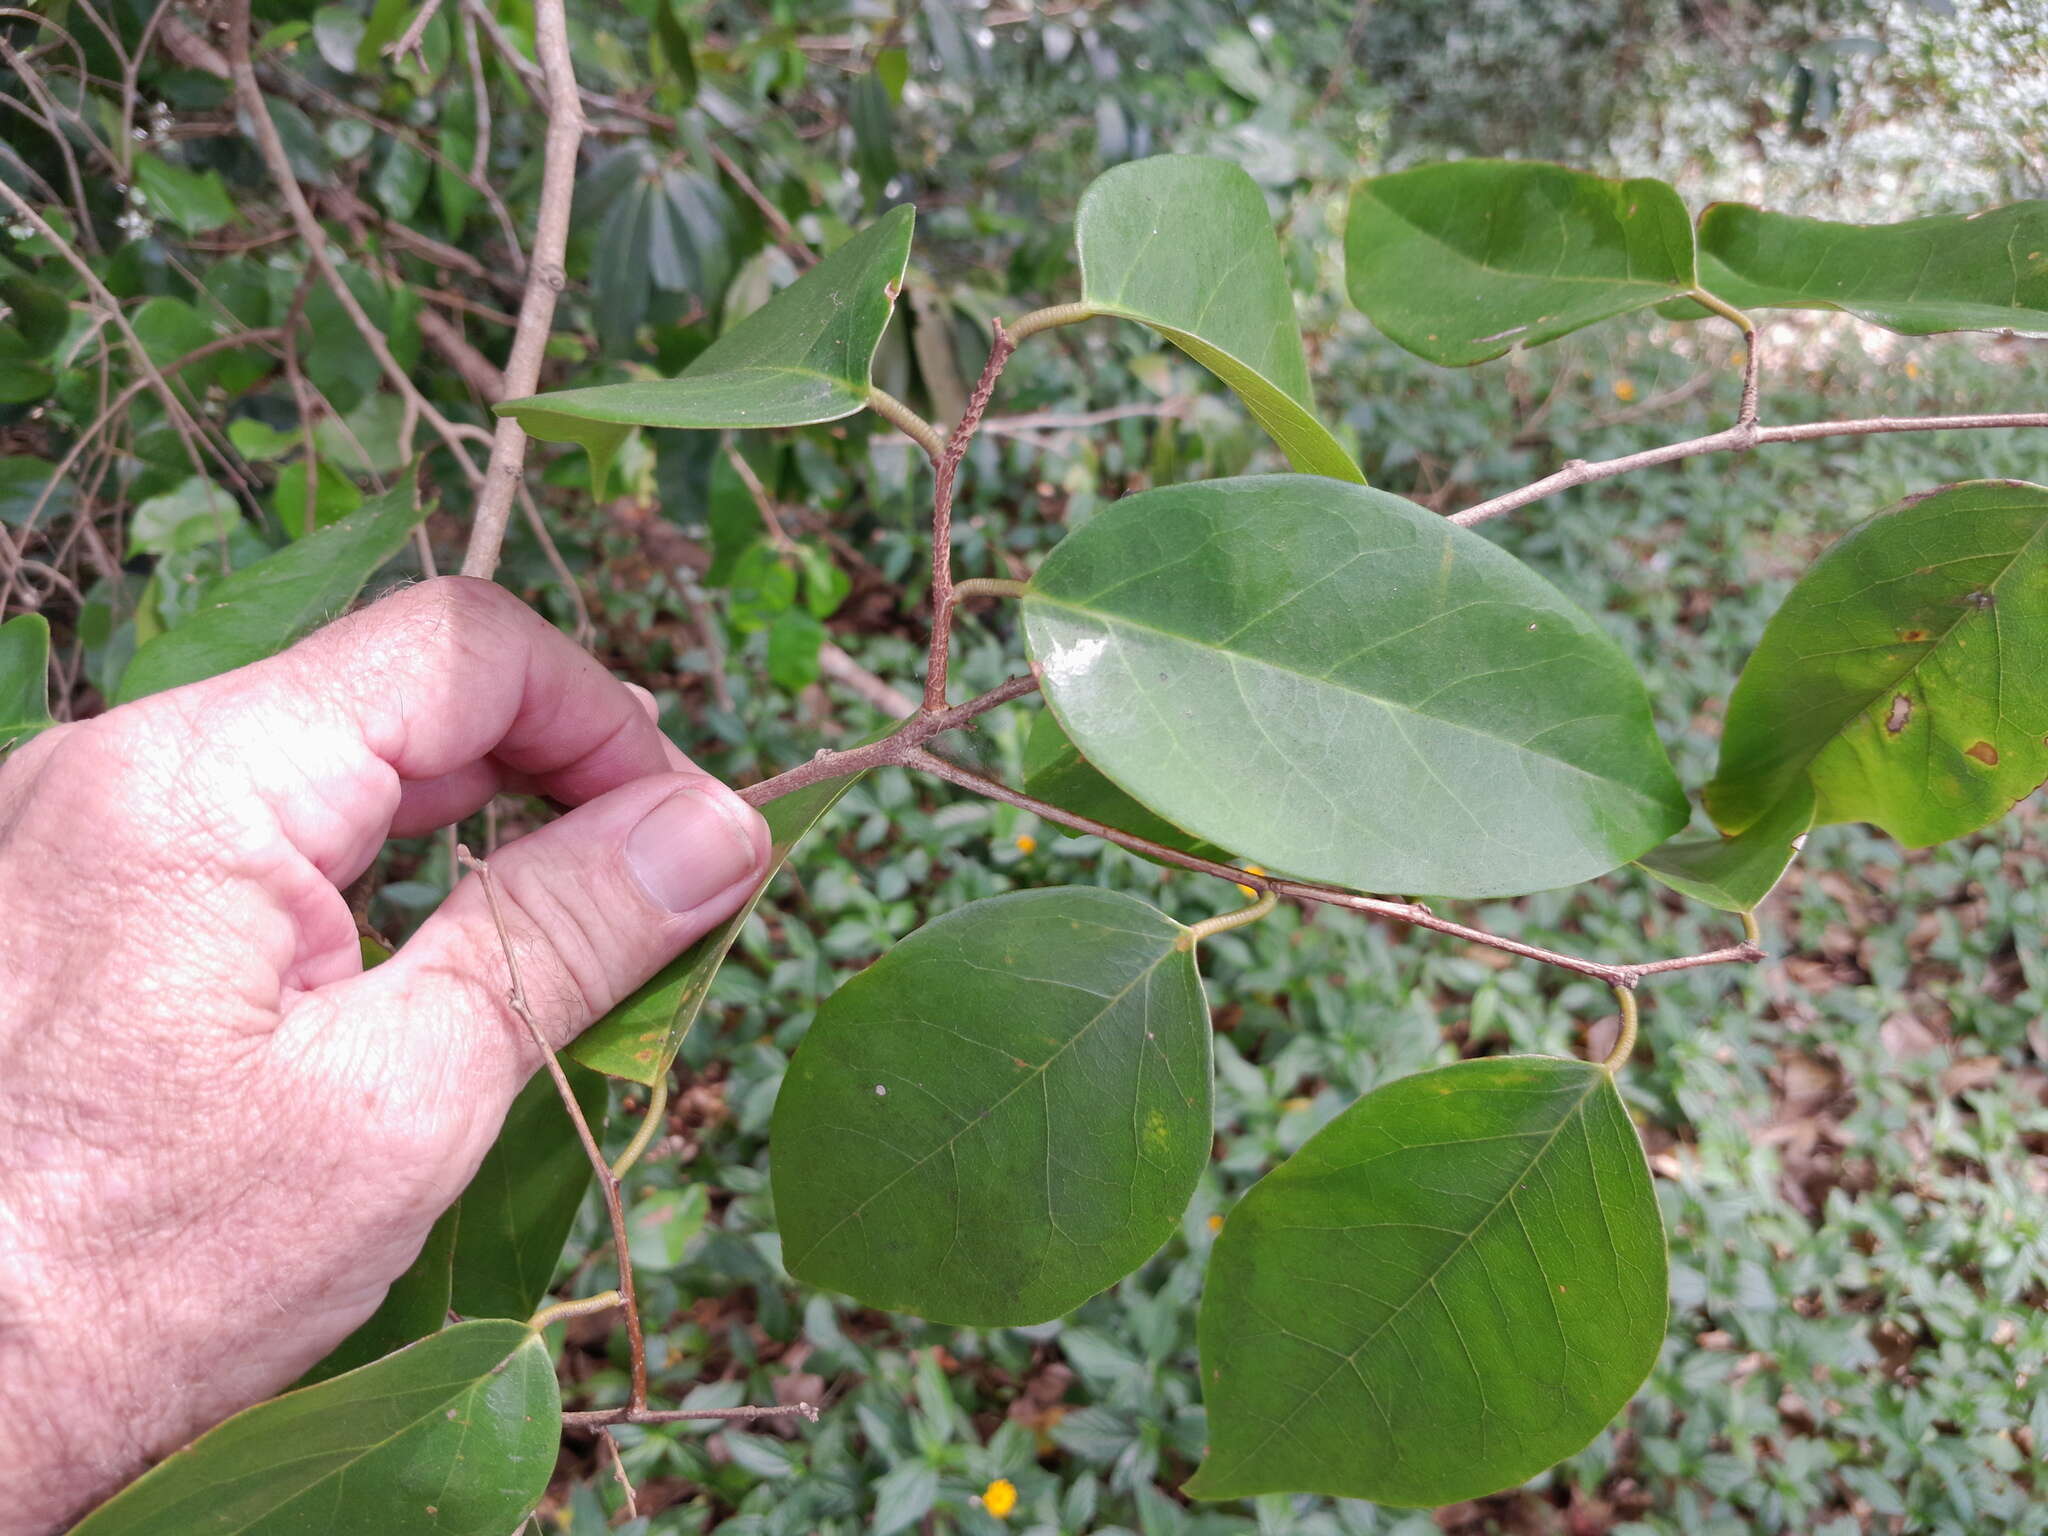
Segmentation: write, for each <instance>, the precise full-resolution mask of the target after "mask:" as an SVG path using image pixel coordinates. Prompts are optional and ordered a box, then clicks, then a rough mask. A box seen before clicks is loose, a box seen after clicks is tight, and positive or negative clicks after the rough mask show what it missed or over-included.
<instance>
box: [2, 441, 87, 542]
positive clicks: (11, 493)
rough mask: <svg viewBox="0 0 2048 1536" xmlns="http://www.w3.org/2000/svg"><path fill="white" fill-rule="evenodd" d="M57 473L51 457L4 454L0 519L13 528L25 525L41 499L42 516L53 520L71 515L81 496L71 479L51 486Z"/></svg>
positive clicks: (56, 520)
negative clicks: (74, 488) (74, 489)
mask: <svg viewBox="0 0 2048 1536" xmlns="http://www.w3.org/2000/svg"><path fill="white" fill-rule="evenodd" d="M56 473H57V466H56V465H54V464H52V463H51V462H50V461H49V460H48V459H38V458H35V457H33V456H31V455H29V454H13V455H9V456H7V457H5V458H0V523H5V524H7V525H8V526H9V527H12V528H19V527H21V526H23V525H24V524H26V523H27V522H28V519H29V514H30V513H32V512H34V511H35V510H36V505H37V503H38V502H41V503H42V513H41V516H42V517H43V518H45V519H48V520H49V521H51V522H59V521H61V520H62V519H63V518H65V517H66V516H67V515H69V513H70V511H71V509H72V507H73V506H74V505H75V504H76V502H77V496H76V494H75V493H74V492H73V490H72V488H71V485H70V482H68V481H64V482H60V483H59V484H57V485H56V486H54V487H53V486H51V484H50V479H51V477H52V476H53V475H55V474H56ZM46 494H47V496H48V500H47V501H45V500H44V497H45V495H46Z"/></svg>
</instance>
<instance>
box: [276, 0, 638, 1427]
mask: <svg viewBox="0 0 2048 1536" xmlns="http://www.w3.org/2000/svg"><path fill="white" fill-rule="evenodd" d="M243 3H244V5H245V6H246V3H247V0H243ZM246 14H247V12H246V9H245V11H244V15H245V16H246ZM450 830H451V831H452V830H453V829H452V828H451V829H450ZM455 857H456V861H457V862H458V863H460V864H461V865H462V866H463V867H464V868H465V869H469V870H472V871H474V872H475V874H476V877H477V879H478V880H479V881H480V882H481V883H482V885H483V888H484V901H485V903H486V904H487V905H488V906H489V907H490V909H491V923H492V925H493V926H495V927H496V928H497V930H498V944H499V946H500V947H501V948H502V949H503V950H504V951H505V973H506V976H507V978H508V979H509V982H510V992H509V994H508V996H507V998H506V1001H507V1003H508V1004H509V1005H510V1007H511V1009H512V1013H513V1016H514V1017H515V1018H517V1019H518V1020H519V1022H520V1023H521V1024H523V1025H525V1026H526V1033H527V1034H528V1035H529V1036H530V1037H531V1038H532V1040H533V1046H534V1049H535V1050H537V1051H539V1052H540V1059H541V1061H542V1063H543V1064H544V1065H545V1066H546V1067H547V1069H548V1076H550V1077H552V1078H553V1079H554V1080H555V1092H556V1093H557V1094H559V1095H560V1096H561V1100H562V1107H563V1108H564V1109H566V1110H567V1111H568V1112H569V1118H570V1119H571V1120H573V1121H574V1122H575V1123H576V1136H577V1139H578V1140H580V1141H581V1142H582V1143H583V1155H584V1156H585V1157H587V1158H588V1159H590V1167H591V1171H592V1172H593V1173H595V1174H596V1175H597V1183H598V1187H599V1188H600V1189H602V1190H603V1191H604V1208H605V1214H606V1215H607V1216H609V1217H610V1218H611V1227H612V1251H613V1252H614V1253H616V1254H617V1255H618V1259H619V1290H618V1297H617V1300H618V1302H619V1305H620V1306H621V1308H622V1309H623V1310H624V1311H625V1314H626V1340H627V1342H628V1344H629V1345H630V1346H631V1347H632V1352H633V1394H632V1402H631V1406H632V1408H634V1409H636V1410H638V1409H644V1408H646V1406H647V1341H646V1339H645V1338H644V1337H642V1335H641V1331H640V1302H639V1299H638V1298H637V1297H636V1296H635V1295H634V1293H633V1255H632V1251H631V1250H630V1249H629V1248H628V1247H627V1243H626V1208H625V1204H624V1202H623V1201H621V1200H620V1198H619V1181H618V1180H617V1179H616V1178H615V1177H613V1175H612V1170H611V1165H610V1164H609V1163H607V1162H606V1161H605V1159H604V1151H603V1149H602V1148H600V1147H599V1146H598V1144H597V1138H596V1137H595V1136H593V1135H592V1134H591V1132H590V1122H589V1121H588V1120H586V1119H584V1118H583V1106H582V1105H581V1104H578V1103H577V1102H576V1090H575V1089H574V1088H572V1087H571V1086H570V1085H569V1074H568V1073H566V1072H564V1071H563V1070H562V1063H561V1062H560V1061H558V1060H557V1059H556V1058H555V1053H554V1049H553V1048H552V1047H551V1046H550V1045H549V1044H548V1038H547V1036H546V1035H544V1034H542V1033H541V1027H540V1024H539V1021H537V1020H536V1019H535V1018H534V1016H533V1009H532V1008H531V1007H530V1006H529V1005H528V1003H527V1001H526V987H525V986H524V984H523V983H522V982H521V981H520V979H519V957H518V955H517V954H516V953H515V952H514V950H513V948H512V935H511V934H510V933H509V932H508V931H507V930H506V927H505V913H504V908H503V906H502V904H501V903H500V901H499V898H498V877H497V875H496V874H495V873H494V872H493V871H492V869H491V867H490V865H488V864H486V863H485V862H484V861H483V860H482V859H479V858H477V857H476V856H475V855H474V854H472V853H471V852H470V851H469V850H468V849H467V848H464V847H462V846H461V845H460V844H458V845H457V846H456V849H455ZM592 1299H593V1300H595V1299H596V1298H592ZM607 1304H609V1303H608V1302H607ZM577 1305H579V1304H578V1303H570V1304H569V1306H570V1308H571V1309H573V1308H574V1307H575V1306H577ZM556 1310H557V1309H554V1308H550V1309H548V1312H554V1311H556ZM548 1312H543V1313H542V1314H540V1315H541V1316H543V1317H545V1316H547V1315H548ZM562 1315H567V1314H566V1313H563V1314H562Z"/></svg>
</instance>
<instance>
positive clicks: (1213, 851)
mask: <svg viewBox="0 0 2048 1536" xmlns="http://www.w3.org/2000/svg"><path fill="white" fill-rule="evenodd" d="M1024 791H1025V793H1026V794H1028V795H1030V796H1032V798H1034V799H1037V800H1043V801H1045V802H1046V803H1047V804H1048V805H1056V806H1058V807H1059V808H1060V809H1061V810H1064V811H1072V812H1073V813H1074V814H1075V815H1077V816H1086V817H1087V818H1088V819H1089V820H1090V821H1099V822H1101V823H1102V824H1103V825H1104V826H1110V827H1115V828H1116V829H1117V830H1118V831H1119V832H1128V833H1130V834H1131V835H1132V836H1133V837H1142V838H1144V839H1145V840H1146V841H1147V842H1153V843H1158V844H1160V845H1161V846H1162V847H1166V848H1178V849H1179V850H1180V851H1181V852H1183V853H1193V854H1199V855H1200V856H1201V857H1203V858H1206V859H1219V860H1220V859H1228V858H1229V857H1230V855H1229V853H1228V852H1227V851H1226V850H1224V849H1221V848H1218V847H1217V846H1216V845H1215V844H1213V843H1205V842H1203V841H1202V840H1201V839H1200V838H1199V837H1191V836H1189V835H1188V834H1187V833H1186V832H1183V831H1182V830H1181V829H1180V828H1179V827H1176V826H1175V825H1174V824H1173V823H1172V822H1170V821H1168V820H1167V819H1166V818H1165V817H1163V816H1160V815H1158V814H1156V813H1155V812H1153V811H1149V810H1147V809H1146V808H1145V807H1144V806H1142V805H1140V804H1139V803H1138V802H1137V801H1136V800H1133V799H1132V798H1131V797H1130V796H1129V795H1127V794H1125V793H1124V792H1123V791H1122V790H1120V789H1118V788H1117V787H1116V785H1114V784H1112V783H1111V782H1110V781H1109V780H1108V779H1106V778H1104V777H1103V776H1102V775H1101V774H1099V773H1097V772H1096V771H1095V770H1094V768H1092V767H1090V766H1089V763H1088V760H1087V759H1086V758H1085V757H1083V756H1082V755H1081V749H1080V748H1079V747H1077V746H1075V745H1074V743H1073V739H1072V738H1071V737H1069V736H1068V735H1067V733H1066V732H1065V731H1064V730H1062V729H1061V727H1060V721H1059V716H1057V715H1055V714H1054V713H1053V712H1052V711H1051V710H1049V709H1042V710H1040V711H1039V712H1038V715H1037V717H1036V718H1035V719H1034V720H1033V721H1032V722H1031V734H1030V735H1029V736H1028V737H1026V738H1025V741H1024Z"/></svg>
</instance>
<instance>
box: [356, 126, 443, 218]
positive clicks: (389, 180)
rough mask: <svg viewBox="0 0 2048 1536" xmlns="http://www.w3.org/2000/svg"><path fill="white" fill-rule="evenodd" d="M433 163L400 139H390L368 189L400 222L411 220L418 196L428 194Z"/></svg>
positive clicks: (415, 209)
mask: <svg viewBox="0 0 2048 1536" xmlns="http://www.w3.org/2000/svg"><path fill="white" fill-rule="evenodd" d="M433 174H434V163H433V162H432V161H431V160H429V159H428V158H427V157H426V156H425V155H423V154H421V153H420V152H419V151H418V150H416V149H414V148H413V147H412V146H411V145H410V144H408V143H406V141H405V140H403V139H398V138H394V139H389V140H387V141H386V142H385V145H384V154H383V157H382V158H381V159H379V160H378V162H377V171H376V174H375V175H373V176H372V177H371V178H370V192H371V195H372V196H374V197H375V198H376V199H377V201H378V203H379V204H380V205H381V206H382V207H383V209H384V211H385V212H386V213H388V214H390V215H391V217H392V218H394V219H397V220H398V221H400V222H401V223H406V224H409V223H411V222H412V217H413V215H414V214H415V213H416V212H417V211H418V210H419V206H420V199H421V198H423V197H425V196H426V195H427V183H428V182H429V181H431V180H432V179H433Z"/></svg>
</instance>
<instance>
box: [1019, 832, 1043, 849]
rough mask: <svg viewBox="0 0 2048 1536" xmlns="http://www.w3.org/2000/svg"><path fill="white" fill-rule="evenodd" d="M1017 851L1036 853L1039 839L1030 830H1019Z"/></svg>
mask: <svg viewBox="0 0 2048 1536" xmlns="http://www.w3.org/2000/svg"><path fill="white" fill-rule="evenodd" d="M1017 851H1018V852H1019V853H1036V852H1037V851H1038V839H1037V838H1035V837H1033V836H1032V835H1031V834H1030V833H1029V832H1019V833H1018V834H1017Z"/></svg>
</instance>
